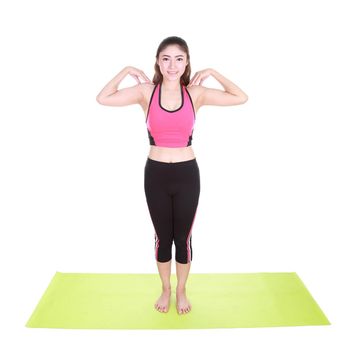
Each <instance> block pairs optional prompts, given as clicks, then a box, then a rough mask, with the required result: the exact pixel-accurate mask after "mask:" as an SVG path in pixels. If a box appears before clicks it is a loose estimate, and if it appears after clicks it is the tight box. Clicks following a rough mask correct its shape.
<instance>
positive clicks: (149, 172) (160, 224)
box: [144, 165, 173, 240]
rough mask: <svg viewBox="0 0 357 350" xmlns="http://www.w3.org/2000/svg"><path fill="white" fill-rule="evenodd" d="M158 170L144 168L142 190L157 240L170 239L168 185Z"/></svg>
mask: <svg viewBox="0 0 357 350" xmlns="http://www.w3.org/2000/svg"><path fill="white" fill-rule="evenodd" d="M165 178H166V177H165V176H164V174H162V171H161V169H160V168H156V167H155V166H153V165H146V166H145V175H144V189H145V196H146V202H147V205H148V209H149V212H150V217H151V220H152V223H153V225H154V227H155V231H156V233H157V235H158V236H159V238H160V239H161V240H162V239H164V237H166V238H167V239H170V238H171V237H172V236H173V227H172V198H171V196H170V194H169V192H168V186H167V185H168V184H167V181H166V180H165Z"/></svg>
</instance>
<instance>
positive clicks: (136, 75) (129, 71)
mask: <svg viewBox="0 0 357 350" xmlns="http://www.w3.org/2000/svg"><path fill="white" fill-rule="evenodd" d="M126 69H127V74H129V75H131V76H132V77H133V78H134V79H135V80H136V81H137V82H138V84H141V81H140V79H139V78H141V79H143V80H144V81H145V82H147V83H151V84H153V82H152V81H151V80H150V79H149V78H148V77H147V76H146V75H145V73H144V72H143V71H142V70H140V69H137V68H135V67H131V66H128V67H126Z"/></svg>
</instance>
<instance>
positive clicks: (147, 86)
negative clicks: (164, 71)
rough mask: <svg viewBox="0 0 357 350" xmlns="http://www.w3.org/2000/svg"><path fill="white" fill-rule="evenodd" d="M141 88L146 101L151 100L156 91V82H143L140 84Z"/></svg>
mask: <svg viewBox="0 0 357 350" xmlns="http://www.w3.org/2000/svg"><path fill="white" fill-rule="evenodd" d="M139 88H140V90H141V93H142V94H143V96H144V100H145V102H149V101H150V97H151V95H152V93H153V92H154V89H155V84H153V83H141V84H139Z"/></svg>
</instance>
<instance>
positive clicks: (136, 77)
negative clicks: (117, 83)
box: [133, 75, 140, 84]
mask: <svg viewBox="0 0 357 350" xmlns="http://www.w3.org/2000/svg"><path fill="white" fill-rule="evenodd" d="M133 77H134V79H135V80H136V81H137V82H138V83H139V84H140V80H139V78H138V76H137V75H134V76H133Z"/></svg>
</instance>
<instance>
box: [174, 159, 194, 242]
mask: <svg viewBox="0 0 357 350" xmlns="http://www.w3.org/2000/svg"><path fill="white" fill-rule="evenodd" d="M179 170H180V171H181V170H182V171H181V173H180V174H178V177H177V183H176V186H177V187H176V192H175V195H174V196H173V208H172V209H173V223H174V235H176V236H177V235H180V236H183V237H186V236H187V235H188V234H189V232H190V231H191V228H192V225H193V221H194V218H195V215H196V211H197V207H198V203H199V196H200V173H199V168H198V166H197V164H196V163H193V164H192V166H190V167H187V168H185V169H179Z"/></svg>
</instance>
